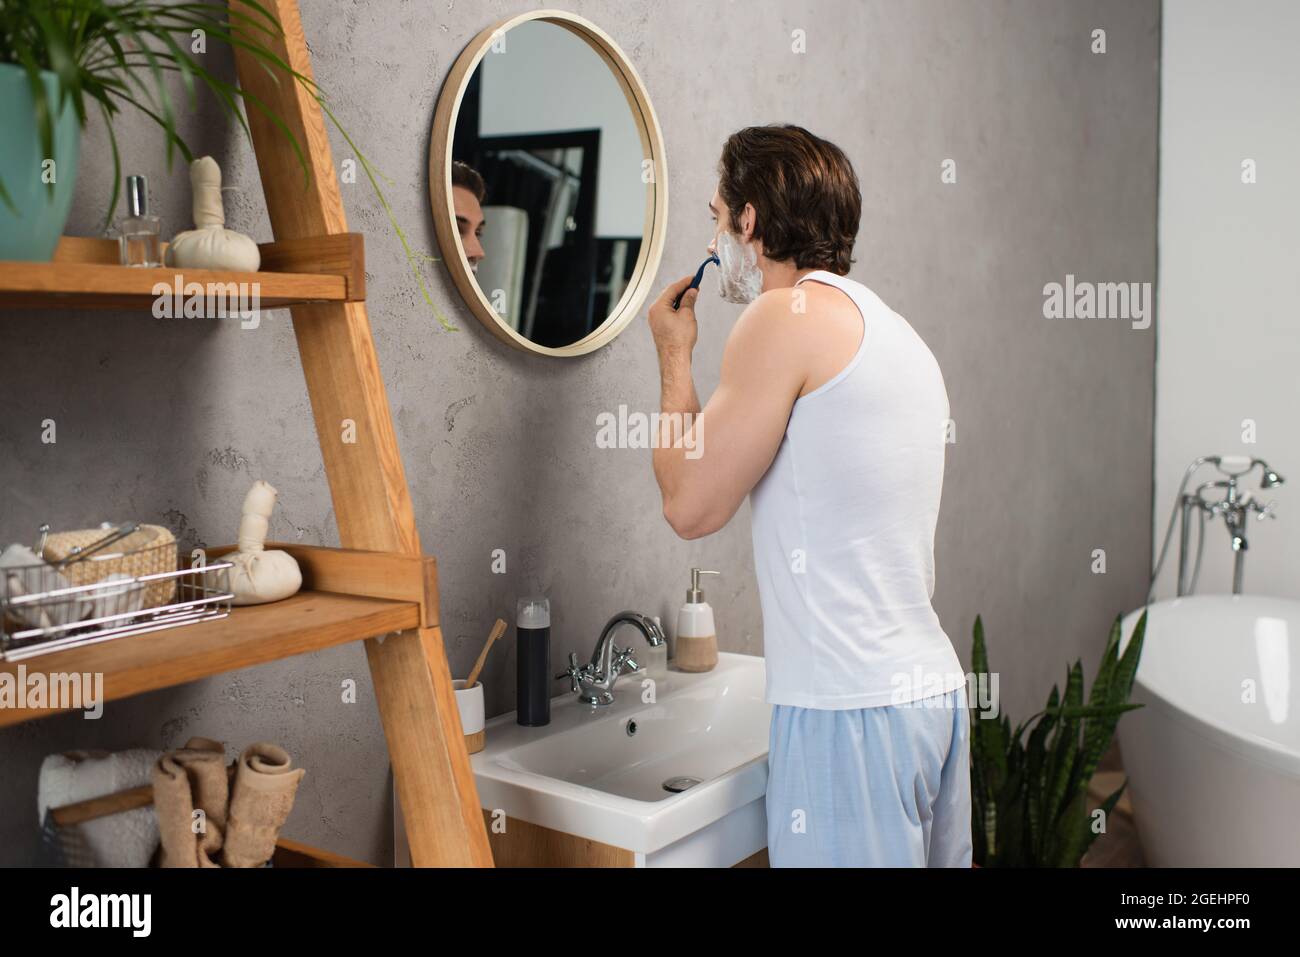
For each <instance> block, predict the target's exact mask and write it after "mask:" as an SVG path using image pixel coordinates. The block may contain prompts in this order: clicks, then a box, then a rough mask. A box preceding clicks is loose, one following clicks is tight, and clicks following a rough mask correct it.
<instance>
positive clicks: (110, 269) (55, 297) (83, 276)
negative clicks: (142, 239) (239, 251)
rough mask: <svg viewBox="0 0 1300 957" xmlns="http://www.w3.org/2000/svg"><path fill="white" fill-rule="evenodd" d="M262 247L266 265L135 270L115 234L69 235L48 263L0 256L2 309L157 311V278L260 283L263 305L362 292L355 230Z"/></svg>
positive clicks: (247, 290) (359, 296) (204, 284)
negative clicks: (123, 261) (122, 256)
mask: <svg viewBox="0 0 1300 957" xmlns="http://www.w3.org/2000/svg"><path fill="white" fill-rule="evenodd" d="M164 245H165V244H164ZM258 249H259V250H260V251H261V255H262V267H263V269H264V270H267V271H263V272H229V271H225V270H216V269H178V268H176V267H173V266H164V267H160V268H157V269H137V268H130V267H127V266H120V265H118V264H117V255H118V253H117V243H116V241H114V240H111V239H94V238H88V237H80V236H64V237H63V238H62V239H61V240H60V241H59V246H58V249H57V250H56V251H55V253H54V259H53V260H52V261H51V262H15V261H3V262H0V308H6V309H143V310H148V311H149V312H150V313H151V314H152V310H153V306H154V302H155V301H156V300H157V299H158V295H157V294H156V293H155V289H156V288H157V286H158V284H159V283H162V284H163V285H164V286H165V287H166V288H167V289H168V290H169V291H170V290H175V289H176V288H177V280H178V278H179V281H180V288H181V291H182V293H185V290H186V288H187V287H189V288H191V289H192V288H193V286H192V284H195V283H197V284H198V286H199V287H201V288H202V290H203V291H204V292H205V293H206V292H207V291H208V287H209V286H210V285H217V286H219V287H220V288H219V289H218V290H216V291H217V293H218V294H222V290H224V289H227V288H232V287H230V285H229V284H232V283H234V284H237V285H235V286H234V287H233V290H243V291H244V294H245V295H251V293H252V291H253V290H254V289H256V292H257V296H258V306H259V308H262V309H279V308H283V307H285V306H290V305H297V304H300V303H309V302H355V301H360V300H363V299H365V294H366V293H365V244H364V242H363V240H362V237H361V236H360V235H359V234H357V233H335V234H332V235H326V236H316V237H309V238H306V239H297V240H290V241H286V242H280V243H263V244H261V245H260V246H259V247H258ZM254 283H255V284H256V286H255V287H254V286H253V285H252V284H254ZM238 284H244V285H242V286H240V285H238ZM186 295H188V293H186ZM238 306H239V304H238V303H232V304H231V306H230V307H229V308H232V309H233V308H238Z"/></svg>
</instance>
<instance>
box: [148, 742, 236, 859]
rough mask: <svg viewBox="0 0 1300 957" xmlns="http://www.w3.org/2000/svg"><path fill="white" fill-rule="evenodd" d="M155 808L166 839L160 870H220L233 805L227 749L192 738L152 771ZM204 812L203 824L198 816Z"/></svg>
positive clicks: (218, 744) (214, 743)
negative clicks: (220, 853)
mask: <svg viewBox="0 0 1300 957" xmlns="http://www.w3.org/2000/svg"><path fill="white" fill-rule="evenodd" d="M153 803H154V809H155V810H156V811H157V813H158V833H159V837H160V838H161V839H162V854H161V858H160V861H159V864H160V866H162V867H219V866H220V865H219V864H218V863H217V861H216V857H217V854H218V852H219V851H220V850H221V845H222V843H223V840H224V836H225V831H226V817H227V813H228V811H229V806H230V785H229V778H228V776H227V772H226V749H225V746H224V745H223V744H221V743H220V742H219V741H212V740H211V739H209V738H191V739H190V740H189V742H188V743H187V744H186V745H185V747H184V748H181V749H179V750H176V751H168V752H167V753H166V754H164V755H163V756H162V757H160V758H159V759H158V763H157V764H155V765H154V768H153ZM196 810H201V811H203V824H202V827H201V828H200V827H198V826H197V825H196V824H195V817H194V812H195V811H196Z"/></svg>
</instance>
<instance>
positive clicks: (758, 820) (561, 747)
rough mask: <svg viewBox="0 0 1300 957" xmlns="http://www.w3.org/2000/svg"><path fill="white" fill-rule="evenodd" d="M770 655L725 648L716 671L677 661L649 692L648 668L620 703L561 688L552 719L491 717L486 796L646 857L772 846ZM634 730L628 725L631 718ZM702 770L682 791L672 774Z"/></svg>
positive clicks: (708, 857) (650, 860) (477, 763)
mask: <svg viewBox="0 0 1300 957" xmlns="http://www.w3.org/2000/svg"><path fill="white" fill-rule="evenodd" d="M765 673H766V672H765V663H764V660H763V659H762V658H756V657H751V656H749V655H736V654H727V653H723V654H720V655H719V656H718V665H717V667H716V668H715V669H714V670H713V671H710V672H707V673H705V674H687V673H685V672H679V671H674V670H672V669H671V668H670V669H669V672H668V677H667V679H666V680H660V681H658V682H656V683H655V684H654V689H653V690H654V701H653V703H649V702H647V701H646V700H644V699H643V695H645V694H646V691H647V687H646V682H647V681H648V679H647V678H646V675H645V672H644V671H641V672H637V673H634V674H628V675H624V676H623V677H622V678H620V679H619V680H618V683H617V685H616V686H615V688H614V703H613V704H611V705H608V706H606V707H602V708H593V707H592V706H590V705H587V704H583V703H581V702H579V701H578V697H577V695H574V694H565V695H562V696H560V697H557V698H553V699H551V723H550V724H549V725H546V726H544V727H540V728H526V727H522V726H520V725H518V724H516V723H515V713H514V712H513V711H512V712H510V713H509V714H503V715H500V716H498V717H496V718H493V719H492V720H491V721H489V722H488V723H487V746H486V747H485V748H484V750H482V751H480V752H479V753H477V754H474V755H471V761H472V763H473V766H474V774H475V778H476V783H477V786H478V794H479V802H480V803H481V804H482V805H483V807H485V808H488V809H491V810H500V811H504V812H505V814H506V819H507V826H508V821H509V819H512V818H513V819H519V820H524V821H529V822H531V823H533V824H539V825H542V826H544V827H549V828H553V829H555V830H557V831H564V832H566V833H568V834H574V835H578V836H580V837H585V838H589V839H591V840H596V841H600V842H602V843H605V844H611V845H614V846H615V847H621V848H626V849H627V850H630V851H633V852H635V854H636V856H637V863H638V864H641V865H644V866H656V865H672V866H680V865H692V864H693V865H709V864H715V865H719V866H729V865H731V864H734V863H737V862H738V861H740V860H743V859H744V858H745V857H748V856H749V855H750V854H753V853H755V852H756V851H758V850H761V849H762V848H763V847H765V846H766V843H767V841H766V815H765V814H764V813H763V805H764V801H763V795H764V793H765V792H766V789H767V743H768V728H769V722H770V719H771V706H770V705H769V704H767V703H766V702H765V701H764V700H763V688H764V679H765ZM633 727H634V728H635V732H634V733H632V734H629V730H630V729H631V728H633ZM681 776H689V777H694V778H698V779H699V780H700V783H699V784H696V785H694V786H692V787H690V788H688V789H687V790H685V791H681V792H680V793H672V792H670V791H667V790H665V789H664V786H663V784H664V782H665V781H666V780H667V779H669V778H674V777H681Z"/></svg>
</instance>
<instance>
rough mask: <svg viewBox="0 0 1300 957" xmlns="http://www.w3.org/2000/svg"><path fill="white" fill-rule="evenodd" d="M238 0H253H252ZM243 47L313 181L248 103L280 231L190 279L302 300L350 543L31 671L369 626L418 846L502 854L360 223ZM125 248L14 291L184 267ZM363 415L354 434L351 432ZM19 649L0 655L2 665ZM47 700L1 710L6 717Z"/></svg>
mask: <svg viewBox="0 0 1300 957" xmlns="http://www.w3.org/2000/svg"><path fill="white" fill-rule="evenodd" d="M262 3H263V5H264V6H265V7H266V8H267V9H269V10H270V11H271V12H273V13H274V14H275V16H276V17H277V18H278V19H279V21H280V24H281V26H282V27H283V29H284V36H283V37H279V38H275V39H273V40H272V39H268V40H266V41H265V42H266V43H267V45H268V46H269V47H271V48H272V49H273V50H274V52H275V53H276V54H277V55H278V56H279V57H280V58H281V59H282V60H283V61H284V62H285V63H287V64H289V66H290V67H292V68H293V69H294V70H296V71H297V72H299V73H301V74H303V75H304V76H307V77H311V76H312V69H311V57H310V54H309V53H308V49H307V43H306V40H305V38H304V36H303V30H302V20H301V17H300V15H299V10H298V4H297V0H262ZM230 5H231V7H232V8H236V9H237V8H239V7H241V6H243V4H242V3H241V2H240V0H230ZM244 12H245V13H251V11H249V10H247V9H245V10H244ZM235 63H236V68H237V70H238V73H239V80H240V83H241V84H242V86H243V88H244V89H245V90H246V91H247V92H249V93H250V94H252V95H254V96H256V97H259V98H260V99H261V100H262V101H263V102H264V103H266V104H267V105H268V106H269V107H270V108H271V109H272V110H273V111H274V112H275V113H276V114H278V115H279V116H280V117H281V118H282V119H283V120H284V121H285V124H286V125H287V127H288V128H289V130H290V131H291V132H292V133H293V135H294V136H295V137H297V139H298V142H299V143H300V144H303V147H304V153H305V155H306V158H307V162H308V164H309V166H310V168H311V181H310V183H309V184H304V177H303V174H302V169H301V167H300V166H299V163H298V159H297V157H296V156H295V154H294V152H293V149H292V146H291V144H290V143H289V141H288V139H287V138H286V137H285V135H284V133H283V131H282V130H280V129H279V128H277V127H276V126H274V125H273V124H272V123H271V121H270V120H268V119H267V118H266V117H265V116H264V115H263V114H262V113H261V112H260V111H258V110H249V111H247V114H248V117H247V118H248V124H249V127H250V129H251V131H252V135H253V146H254V150H255V152H256V155H257V165H258V170H259V172H260V175H261V180H262V189H263V192H264V193H265V196H266V207H267V212H268V213H269V215H270V220H271V229H272V232H273V234H274V236H275V242H274V243H268V244H265V245H263V246H262V247H261V249H262V257H263V267H262V268H263V269H264V270H265V271H264V272H259V273H255V274H253V273H243V274H238V273H220V272H213V273H208V272H196V271H188V270H187V271H186V272H185V274H184V279H185V280H186V281H196V282H202V283H207V282H240V281H242V282H258V283H259V285H260V287H261V290H262V292H261V305H262V306H264V307H268V306H282V305H288V306H289V307H290V311H291V314H292V317H293V329H294V335H295V337H296V339H297V342H298V351H299V355H300V356H301V359H302V367H303V373H304V375H305V377H306V380H307V391H308V394H309V395H310V397H311V405H312V415H313V418H314V420H315V425H316V434H317V437H318V439H319V441H320V447H321V455H322V457H323V459H324V464H325V473H326V476H327V478H328V480H329V488H330V495H331V498H332V500H333V503H334V513H335V516H336V518H337V521H338V528H339V539H340V541H341V544H342V545H343V548H339V549H329V548H307V547H303V546H290V545H285V544H276V545H273V546H269V547H275V548H283V549H285V550H288V551H291V552H292V553H293V554H294V555H295V557H297V558H298V560H299V563H300V565H301V566H302V568H303V573H304V584H303V591H302V592H300V593H299V594H298V595H295V596H294V597H292V598H289V599H286V600H284V601H281V602H276V603H273V604H270V605H263V606H252V607H248V608H238V609H235V610H234V611H233V612H232V613H231V614H230V616H229V617H227V618H224V619H220V620H217V621H211V622H204V623H200V624H196V625H188V626H184V627H181V628H174V629H170V630H167V631H160V632H150V633H146V634H141V635H135V636H131V637H126V638H118V639H114V640H112V641H107V642H102V643H99V644H93V645H89V646H84V647H82V648H74V649H70V650H67V651H64V652H56V653H53V654H50V655H46V656H41V657H38V658H33V659H29V660H27V661H24V662H22V665H23V666H24V667H25V668H26V670H27V671H28V672H29V673H30V672H32V671H36V670H40V671H51V672H53V671H64V672H70V671H76V672H85V671H92V672H95V671H98V672H103V673H104V676H105V677H104V681H105V697H106V698H108V699H109V700H112V699H118V698H124V697H128V696H130V695H135V694H140V693H142V692H145V691H150V690H154V689H157V688H162V687H167V686H170V685H176V684H181V683H183V682H187V681H194V680H197V679H199V678H203V677H207V676H210V675H214V674H218V673H221V672H225V671H231V670H234V669H237V668H244V667H249V666H251V665H256V664H261V663H265V662H268V661H272V660H275V659H279V658H284V657H287V656H290V655H297V654H304V653H307V652H311V651H315V650H318V649H320V648H325V647H329V646H331V645H336V644H339V643H342V642H346V641H356V640H364V641H365V645H366V657H367V660H368V662H369V665H370V673H371V676H372V678H373V681H374V689H375V697H376V701H377V702H378V706H379V713H380V717H381V720H382V722H383V726H384V735H385V737H386V738H387V741H388V751H389V757H390V760H391V762H392V767H393V777H394V781H395V786H396V791H397V796H398V800H399V801H400V803H401V809H402V816H403V818H404V823H405V830H406V835H407V840H408V843H409V845H410V854H411V863H412V864H414V865H415V866H459V867H466V866H468V867H490V866H492V853H491V850H490V848H489V845H488V838H487V831H486V828H485V826H484V822H483V815H482V811H481V809H480V807H479V801H478V793H477V790H476V788H475V786H474V774H473V769H472V767H471V765H470V760H469V754H468V752H467V750H466V748H465V741H464V737H463V735H462V732H461V726H460V716H459V712H458V710H457V705H456V700H455V694H454V692H453V691H452V685H451V675H450V672H449V671H448V668H447V657H446V653H445V651H444V648H443V643H442V632H441V630H440V629H439V627H438V590H437V578H436V575H435V573H434V564H433V560H432V559H429V558H425V557H423V556H422V555H421V550H420V539H419V533H418V532H417V530H416V525H415V513H414V510H413V508H412V505H411V496H410V491H409V490H408V488H407V485H406V475H405V471H404V469H403V467H402V459H401V455H400V454H399V452H398V448H397V437H396V433H395V432H394V430H393V423H392V419H391V417H390V413H389V406H388V396H387V393H386V392H385V389H384V380H383V377H382V376H381V374H380V371H379V362H378V359H377V357H376V355H375V347H374V340H373V337H372V335H371V330H370V321H369V318H368V317H367V314H366V304H365V301H364V297H365V284H364V265H363V258H362V243H361V238H360V236H358V235H356V234H354V233H349V232H348V226H347V218H346V216H345V214H344V210H343V201H342V197H341V196H340V193H339V183H338V178H337V176H336V174H335V169H334V161H333V158H332V155H331V151H330V144H329V138H328V136H327V135H326V129H325V123H324V119H323V117H322V114H321V107H320V104H319V103H318V102H317V101H316V99H315V98H314V97H313V96H311V95H310V94H309V93H308V92H307V90H305V89H304V88H303V86H302V84H300V83H298V82H297V81H295V80H294V79H293V78H292V77H291V76H289V75H288V74H281V75H280V76H279V77H273V76H272V75H271V74H270V73H269V72H268V70H267V68H266V67H265V66H264V65H263V64H262V62H260V61H258V60H256V59H255V58H254V57H252V56H251V55H249V54H248V53H247V52H246V51H243V50H236V51H235ZM112 255H113V254H112V245H111V244H110V243H107V242H106V241H104V240H94V239H74V238H65V240H64V241H63V242H62V243H61V244H60V247H59V252H58V253H57V254H56V256H55V260H54V261H53V262H51V263H0V306H2V307H21V308H49V309H57V308H68V307H72V308H123V307H133V308H135V307H138V308H147V307H148V305H149V304H150V303H152V302H153V301H154V295H153V292H152V290H153V288H154V284H155V283H157V282H159V281H163V282H167V283H170V282H171V281H172V279H173V278H174V277H175V276H176V274H177V273H178V270H175V269H170V268H163V269H128V268H126V267H121V266H115V265H112V258H111V257H112ZM349 420H350V422H351V423H353V424H354V425H353V428H352V429H350V430H349V437H350V438H355V441H353V442H348V443H346V444H345V443H344V442H343V434H344V423H345V422H346V421H349ZM222 551H223V550H222V549H214V550H212V551H211V552H210V553H209V554H211V555H218V554H220V553H221V552H222ZM16 667H17V666H16V665H14V664H13V663H8V664H0V670H8V671H15V670H16ZM41 713H42V714H48V713H50V712H41ZM37 716H38V715H37V714H35V713H31V712H18V711H0V725H4V724H11V723H16V722H19V721H25V720H30V719H31V718H34V717H37ZM289 843H291V842H289ZM295 847H297V846H296V845H295Z"/></svg>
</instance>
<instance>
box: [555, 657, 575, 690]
mask: <svg viewBox="0 0 1300 957" xmlns="http://www.w3.org/2000/svg"><path fill="white" fill-rule="evenodd" d="M578 673H579V669H578V653H577V652H576V651H571V652H569V668H568V670H567V671H561V672H560V673H559V674H558V675H556V676H555V680H556V681H559V680H560V679H561V678H568V679H569V689H570V690H571V691H572V692H573V693H574V694H577V693H578V689H579V687H580V686H579V684H578Z"/></svg>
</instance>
